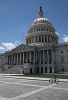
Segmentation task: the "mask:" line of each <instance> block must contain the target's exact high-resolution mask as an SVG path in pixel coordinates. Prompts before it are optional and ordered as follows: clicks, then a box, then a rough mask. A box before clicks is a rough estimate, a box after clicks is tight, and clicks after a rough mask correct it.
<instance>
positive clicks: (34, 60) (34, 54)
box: [34, 51, 35, 63]
mask: <svg viewBox="0 0 68 100" xmlns="http://www.w3.org/2000/svg"><path fill="white" fill-rule="evenodd" d="M34 63H35V51H34Z"/></svg>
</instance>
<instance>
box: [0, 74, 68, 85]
mask: <svg viewBox="0 0 68 100" xmlns="http://www.w3.org/2000/svg"><path fill="white" fill-rule="evenodd" d="M12 75H18V74H0V76H1V77H5V78H18V79H27V80H39V81H49V79H50V78H38V77H26V76H25V77H24V76H12ZM59 81H60V82H66V83H68V79H59Z"/></svg>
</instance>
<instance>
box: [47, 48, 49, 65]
mask: <svg viewBox="0 0 68 100" xmlns="http://www.w3.org/2000/svg"><path fill="white" fill-rule="evenodd" d="M47 58H48V59H47V64H49V52H48V50H47Z"/></svg>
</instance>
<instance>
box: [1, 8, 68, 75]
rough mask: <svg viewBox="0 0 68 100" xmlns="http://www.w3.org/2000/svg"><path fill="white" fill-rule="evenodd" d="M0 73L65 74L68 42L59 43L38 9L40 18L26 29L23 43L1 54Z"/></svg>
mask: <svg viewBox="0 0 68 100" xmlns="http://www.w3.org/2000/svg"><path fill="white" fill-rule="evenodd" d="M0 72H1V73H21V74H22V73H25V74H44V73H60V72H68V43H62V44H59V43H58V35H57V34H56V31H55V28H54V27H53V26H52V23H51V22H50V21H49V20H48V19H47V18H45V17H44V13H43V11H42V7H40V11H39V17H38V18H37V19H35V20H34V21H33V23H32V25H31V27H30V28H29V30H28V35H27V37H26V44H21V45H19V46H18V47H16V48H15V49H13V50H11V51H7V52H5V53H3V54H0Z"/></svg>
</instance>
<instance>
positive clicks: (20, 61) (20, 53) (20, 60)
mask: <svg viewBox="0 0 68 100" xmlns="http://www.w3.org/2000/svg"><path fill="white" fill-rule="evenodd" d="M20 65H21V53H20Z"/></svg>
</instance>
